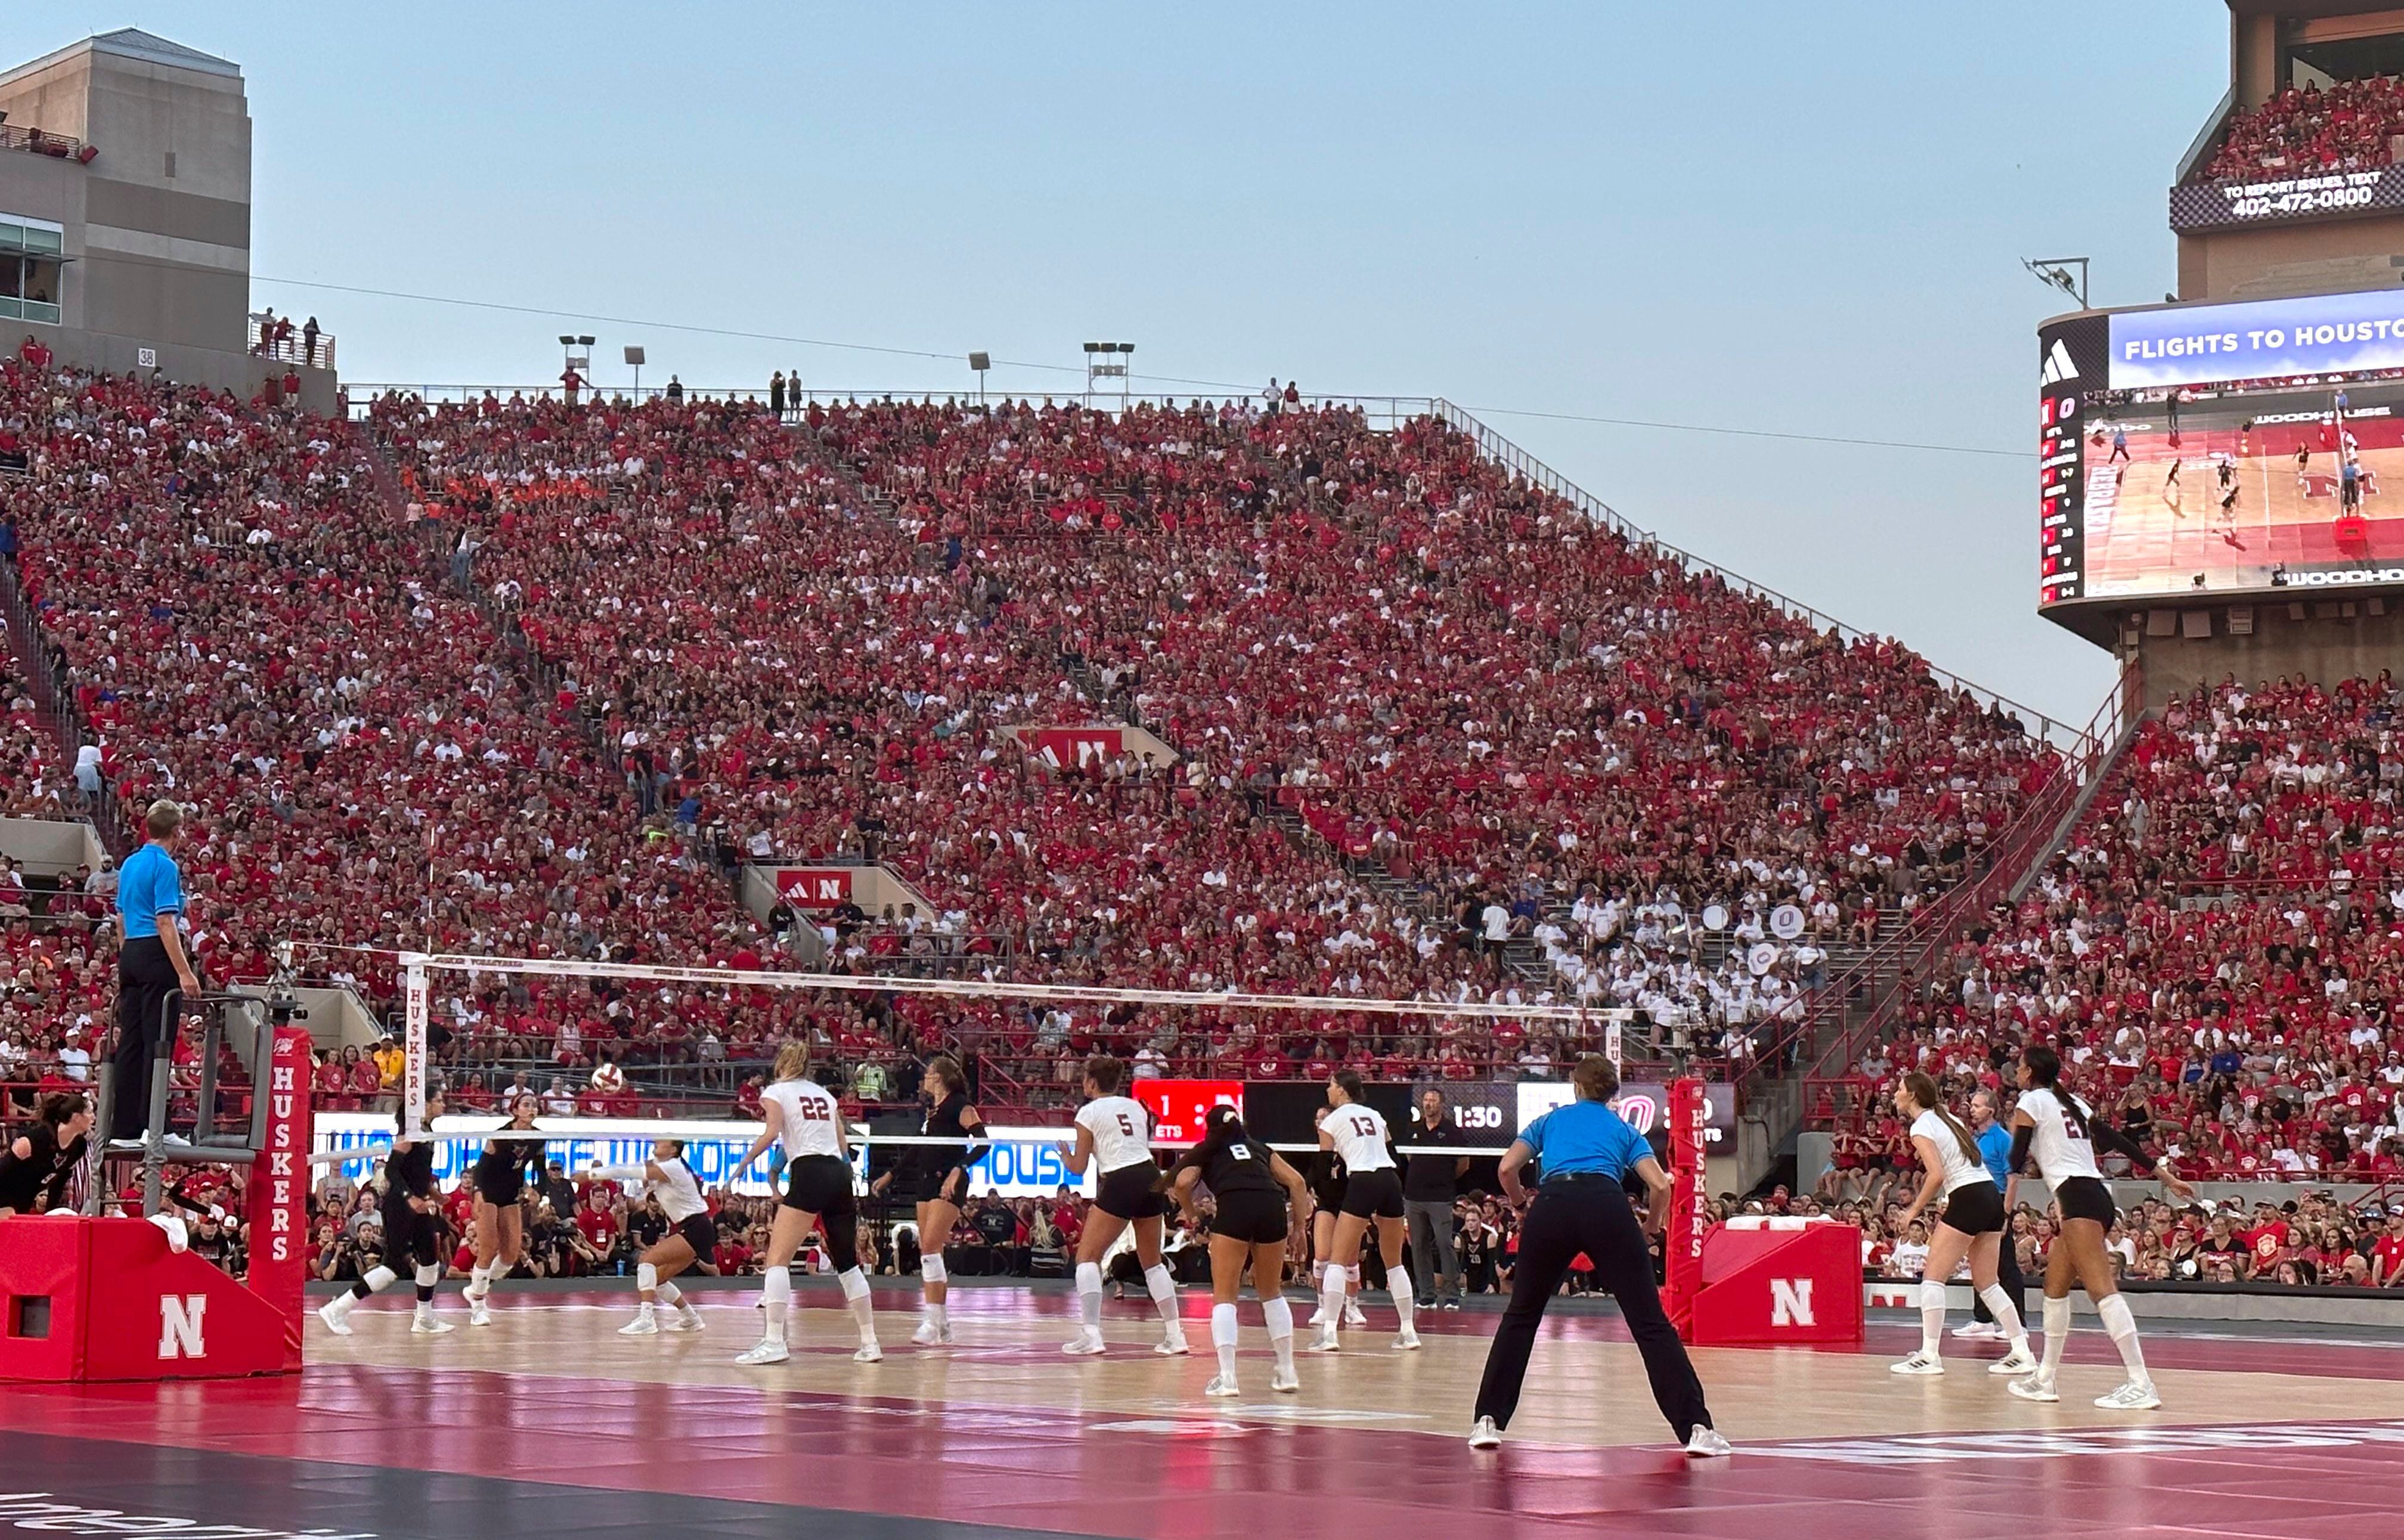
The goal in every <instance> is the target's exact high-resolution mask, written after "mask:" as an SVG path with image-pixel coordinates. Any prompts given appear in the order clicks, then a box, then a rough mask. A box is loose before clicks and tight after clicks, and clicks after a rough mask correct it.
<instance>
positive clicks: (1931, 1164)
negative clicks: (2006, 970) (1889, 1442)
mask: <svg viewBox="0 0 2404 1540" xmlns="http://www.w3.org/2000/svg"><path fill="white" fill-rule="evenodd" d="M1894 1106H1895V1111H1897V1112H1899V1113H1902V1114H1903V1115H1904V1116H1906V1117H1908V1118H1909V1119H1911V1145H1912V1148H1913V1149H1914V1150H1915V1151H1917V1152H1918V1154H1919V1155H1920V1164H1921V1166H1922V1169H1924V1170H1925V1171H1926V1172H1927V1176H1926V1177H1925V1178H1924V1179H1923V1180H1922V1182H1921V1183H1920V1191H1919V1192H1918V1193H1917V1194H1915V1195H1914V1196H1913V1197H1912V1200H1911V1205H1910V1207H1908V1208H1907V1209H1905V1210H1904V1211H1903V1218H1902V1219H1901V1220H1899V1221H1898V1222H1897V1228H1901V1227H1903V1226H1904V1225H1909V1224H1910V1223H1911V1222H1912V1221H1913V1220H1915V1219H1918V1218H1919V1217H1920V1216H1921V1214H1922V1212H1923V1211H1926V1210H1927V1209H1928V1207H1929V1206H1930V1205H1931V1204H1933V1203H1935V1202H1936V1199H1937V1197H1938V1196H1939V1195H1940V1194H1941V1195H1943V1197H1944V1198H1945V1217H1944V1218H1943V1219H1942V1220H1940V1221H1938V1222H1937V1225H1936V1228H1935V1230H1934V1231H1932V1232H1931V1234H1930V1236H1929V1239H1928V1260H1927V1262H1926V1263H1925V1264H1924V1265H1923V1266H1922V1268H1921V1271H1920V1351H1918V1352H1915V1353H1913V1354H1912V1355H1911V1356H1910V1357H1908V1358H1907V1359H1904V1360H1903V1361H1902V1362H1901V1363H1898V1364H1894V1365H1889V1367H1890V1368H1892V1369H1893V1370H1894V1372H1895V1373H1896V1374H1910V1375H1927V1374H1943V1373H1944V1372H1945V1362H1944V1357H1943V1353H1944V1340H1945V1284H1946V1281H1947V1280H1949V1279H1950V1278H1951V1277H1952V1276H1953V1269H1954V1268H1956V1267H1960V1266H1961V1265H1962V1258H1963V1257H1964V1255H1967V1256H1968V1257H1969V1259H1970V1287H1971V1288H1972V1290H1973V1291H1975V1292H1976V1293H1977V1295H1978V1297H1979V1299H1980V1300H1982V1301H1984V1302H1985V1304H1986V1307H1987V1309H1988V1310H1989V1311H1990V1312H1991V1313H1992V1314H1993V1316H1994V1318H1995V1323H1996V1324H1997V1325H1998V1326H2001V1327H2002V1328H2003V1333H2004V1337H2005V1339H2006V1340H2007V1341H2008V1342H2010V1343H2011V1351H2009V1352H2007V1353H2006V1354H2005V1355H2004V1356H2003V1357H2002V1358H1999V1359H1997V1360H1996V1361H1995V1362H1993V1363H1992V1364H1990V1365H1987V1372H1988V1373H1989V1374H2012V1375H2020V1374H2026V1373H2028V1372H2029V1371H2030V1370H2031V1369H2034V1368H2035V1367H2036V1358H2035V1355H2034V1354H2033V1353H2031V1352H2030V1351H2029V1339H2028V1328H2027V1327H2026V1326H2025V1325H2024V1324H2023V1323H2021V1321H2020V1309H2019V1308H2018V1307H2017V1306H2015V1305H2014V1304H2013V1303H2012V1296H2011V1295H2009V1294H2008V1293H2006V1291H2005V1289H2004V1287H2003V1285H2002V1283H2001V1282H1999V1281H1997V1276H1996V1269H1997V1267H1998V1266H1999V1262H1998V1258H1999V1257H2000V1256H2001V1254H2002V1252H2003V1239H2004V1194H2003V1190H2002V1189H2001V1188H1999V1187H1997V1186H1996V1185H1995V1179H1994V1177H1993V1176H1992V1175H1990V1174H1989V1172H1988V1170H1987V1161H1986V1157H1985V1156H1984V1155H1981V1154H1979V1152H1978V1140H1976V1139H1975V1138H1973V1137H1972V1136H1971V1133H1970V1130H1969V1129H1968V1128H1965V1127H1963V1126H1962V1120H1961V1119H1959V1118H1957V1117H1955V1116H1954V1115H1953V1114H1952V1113H1949V1112H1947V1111H1946V1110H1945V1104H1944V1100H1943V1099H1942V1098H1941V1097H1939V1096H1938V1094H1937V1091H1936V1081H1935V1080H1933V1079H1931V1078H1929V1077H1928V1076H1927V1075H1925V1074H1922V1073H1921V1072H1920V1071H1917V1070H1914V1071H1912V1072H1911V1073H1909V1074H1908V1075H1905V1076H1904V1077H1903V1083H1902V1084H1901V1085H1897V1086H1896V1087H1895V1090H1894Z"/></svg>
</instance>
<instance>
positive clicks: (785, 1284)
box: [760, 1267, 793, 1305]
mask: <svg viewBox="0 0 2404 1540" xmlns="http://www.w3.org/2000/svg"><path fill="white" fill-rule="evenodd" d="M760 1297H761V1298H762V1299H765V1300H766V1301H767V1302H768V1303H769V1304H771V1305H781V1304H783V1303H785V1302H786V1301H787V1300H789V1299H790V1298H792V1297H793V1269H792V1268H790V1267H771V1268H769V1269H768V1270H767V1271H765V1272H763V1273H762V1274H761V1275H760Z"/></svg>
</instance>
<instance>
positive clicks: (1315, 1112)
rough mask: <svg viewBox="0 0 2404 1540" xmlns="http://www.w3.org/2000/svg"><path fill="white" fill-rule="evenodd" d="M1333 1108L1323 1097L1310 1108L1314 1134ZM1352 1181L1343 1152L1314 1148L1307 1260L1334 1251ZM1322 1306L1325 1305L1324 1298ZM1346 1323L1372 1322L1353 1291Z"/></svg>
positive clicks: (1346, 1308) (1311, 1261)
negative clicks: (1337, 1222)
mask: <svg viewBox="0 0 2404 1540" xmlns="http://www.w3.org/2000/svg"><path fill="white" fill-rule="evenodd" d="M1333 1110H1334V1109H1333V1108H1330V1107H1329V1106H1328V1105H1327V1104H1326V1103H1325V1102H1323V1101H1322V1102H1321V1103H1320V1104H1319V1105H1318V1106H1317V1107H1315V1108H1313V1109H1311V1113H1310V1131H1311V1134H1312V1136H1313V1137H1314V1138H1316V1137H1317V1135H1318V1133H1319V1130H1320V1129H1321V1128H1323V1127H1326V1126H1327V1114H1328V1113H1330V1112H1332V1111H1333ZM1349 1185H1350V1182H1349V1179H1348V1178H1347V1177H1346V1175H1345V1171H1344V1157H1343V1156H1342V1155H1337V1154H1336V1153H1335V1151H1333V1150H1314V1151H1312V1152H1311V1155H1310V1200H1311V1207H1312V1210H1313V1212H1312V1213H1311V1216H1310V1254H1309V1255H1308V1256H1307V1257H1306V1258H1304V1259H1303V1260H1304V1261H1305V1263H1306V1264H1307V1265H1309V1266H1312V1267H1316V1266H1318V1265H1319V1264H1320V1263H1321V1262H1323V1261H1325V1260H1326V1259H1327V1258H1328V1256H1329V1255H1330V1254H1331V1253H1333V1252H1334V1251H1335V1216H1336V1215H1337V1214H1339V1213H1342V1212H1343V1211H1344V1193H1345V1189H1346V1188H1347V1187H1348V1186H1349ZM1324 1309H1325V1303H1324V1302H1323V1301H1322V1302H1321V1310H1324ZM1318 1322H1319V1316H1318V1315H1317V1314H1314V1315H1313V1316H1312V1317H1311V1323H1312V1324H1313V1325H1316V1324H1318ZM1344 1323H1345V1324H1346V1325H1348V1326H1365V1325H1367V1324H1368V1323H1369V1318H1368V1317H1367V1316H1365V1315H1363V1314H1362V1313H1361V1302H1360V1300H1359V1299H1357V1298H1355V1297H1354V1296H1353V1295H1350V1294H1347V1295H1345V1296H1344Z"/></svg>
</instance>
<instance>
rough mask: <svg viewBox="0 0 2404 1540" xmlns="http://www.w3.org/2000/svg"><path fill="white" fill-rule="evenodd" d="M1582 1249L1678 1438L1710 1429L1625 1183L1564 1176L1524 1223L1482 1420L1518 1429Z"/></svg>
mask: <svg viewBox="0 0 2404 1540" xmlns="http://www.w3.org/2000/svg"><path fill="white" fill-rule="evenodd" d="M1580 1252H1584V1253H1586V1256H1587V1258H1588V1259H1589V1260H1590V1261H1592V1262H1593V1263H1594V1281H1595V1286H1596V1287H1597V1288H1600V1289H1602V1290H1604V1291H1605V1292H1606V1293H1608V1294H1609V1295H1611V1296H1612V1297H1613V1298H1614V1299H1616V1300H1617V1301H1618V1302H1619V1313H1620V1316H1621V1318H1622V1319H1623V1320H1625V1321H1626V1322H1627V1323H1628V1333H1629V1335H1630V1336H1632V1337H1635V1338H1636V1350H1637V1351H1639V1352H1641V1353H1642V1354H1643V1355H1644V1374H1645V1377H1646V1378H1647V1379H1651V1380H1652V1382H1653V1400H1654V1404H1655V1405H1656V1406H1658V1407H1660V1408H1661V1415H1662V1416H1664V1417H1666V1418H1668V1419H1669V1420H1670V1428H1671V1429H1672V1430H1673V1431H1674V1432H1675V1433H1676V1434H1677V1435H1678V1442H1680V1443H1682V1444H1683V1443H1684V1442H1685V1441H1686V1440H1687V1439H1688V1438H1689V1437H1691V1436H1692V1435H1693V1434H1694V1431H1695V1429H1696V1428H1697V1427H1698V1426H1700V1427H1706V1428H1708V1427H1710V1426H1711V1425H1712V1414H1711V1410H1710V1408H1708V1407H1705V1406H1704V1405H1703V1383H1702V1381H1701V1380H1699V1379H1696V1378H1695V1365H1693V1364H1692V1363H1691V1362H1689V1361H1688V1360H1687V1357H1686V1345H1685V1344H1684V1343H1683V1342H1681V1341H1679V1340H1678V1329H1677V1328H1676V1327H1675V1326H1672V1325H1670V1317H1669V1316H1668V1314H1666V1313H1665V1312H1664V1311H1663V1310H1662V1309H1661V1295H1660V1293H1659V1291H1658V1290H1656V1289H1655V1288H1654V1286H1653V1260H1652V1258H1651V1256H1650V1255H1648V1254H1647V1253H1646V1251H1645V1247H1644V1232H1643V1230H1642V1228H1641V1227H1639V1225H1637V1223H1636V1211H1635V1209H1634V1208H1633V1207H1631V1206H1630V1205H1629V1203H1628V1194H1627V1193H1626V1192H1625V1191H1623V1190H1622V1189H1621V1187H1620V1185H1619V1183H1616V1182H1613V1181H1610V1180H1607V1179H1605V1178H1601V1177H1594V1178H1577V1177H1572V1178H1562V1177H1556V1178H1554V1179H1553V1180H1552V1181H1550V1182H1547V1183H1544V1185H1543V1186H1542V1187H1539V1188H1538V1189H1537V1190H1536V1200H1535V1202H1533V1203H1532V1204H1530V1205H1529V1208H1528V1217H1527V1220H1526V1222H1525V1223H1524V1224H1522V1225H1520V1227H1519V1266H1518V1268H1517V1270H1516V1271H1515V1272H1513V1273H1512V1275H1511V1303H1510V1305H1509V1306H1508V1307H1506V1308H1505V1309H1503V1311H1502V1326H1501V1327H1500V1328H1498V1329H1497V1330H1496V1331H1495V1333H1494V1343H1493V1346H1492V1347H1490V1348H1489V1349H1488V1350H1487V1352H1486V1377H1485V1378H1484V1379H1481V1380H1479V1381H1478V1384H1477V1410H1476V1413H1475V1415H1476V1416H1478V1417H1490V1418H1492V1419H1494V1425H1495V1426H1496V1427H1498V1428H1505V1427H1509V1426H1510V1425H1511V1414H1512V1413H1513V1412H1514V1411H1516V1410H1517V1409H1518V1406H1519V1385H1520V1382H1521V1381H1522V1380H1523V1379H1526V1378H1527V1375H1528V1352H1529V1350H1530V1349H1531V1348H1532V1347H1534V1346H1535V1342H1536V1327H1537V1326H1538V1324H1539V1323H1542V1322H1543V1321H1544V1307H1545V1306H1546V1305H1548V1304H1550V1303H1551V1302H1552V1297H1553V1295H1554V1292H1555V1291H1556V1290H1558V1289H1559V1287H1560V1286H1561V1280H1562V1279H1564V1278H1566V1277H1567V1276H1569V1270H1570V1263H1571V1262H1572V1261H1573V1260H1574V1259H1575V1258H1576V1256H1577V1254H1578V1253H1580Z"/></svg>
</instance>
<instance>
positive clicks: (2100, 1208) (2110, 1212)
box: [2053, 1176, 2120, 1230]
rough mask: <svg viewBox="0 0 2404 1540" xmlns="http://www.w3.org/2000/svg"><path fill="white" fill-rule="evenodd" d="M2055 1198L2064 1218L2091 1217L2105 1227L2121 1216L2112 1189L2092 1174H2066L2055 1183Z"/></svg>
mask: <svg viewBox="0 0 2404 1540" xmlns="http://www.w3.org/2000/svg"><path fill="white" fill-rule="evenodd" d="M2053 1200H2054V1202H2055V1203H2057V1204H2059V1205H2060V1206H2061V1208H2062V1218H2064V1219H2091V1220H2093V1221H2095V1223H2096V1224H2098V1225H2103V1227H2104V1228H2105V1229H2107V1230H2108V1229H2110V1228H2111V1227H2112V1222H2113V1221H2114V1220H2116V1219H2117V1218H2119V1217H2120V1211H2119V1209H2118V1207H2117V1205H2115V1204H2114V1203H2113V1201H2112V1189H2111V1188H2109V1187H2107V1186H2105V1185H2104V1184H2103V1183H2102V1182H2101V1181H2099V1180H2097V1179H2096V1178H2094V1177H2091V1176H2066V1177H2063V1178H2062V1180H2061V1181H2060V1182H2057V1183H2054V1184H2053Z"/></svg>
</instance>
